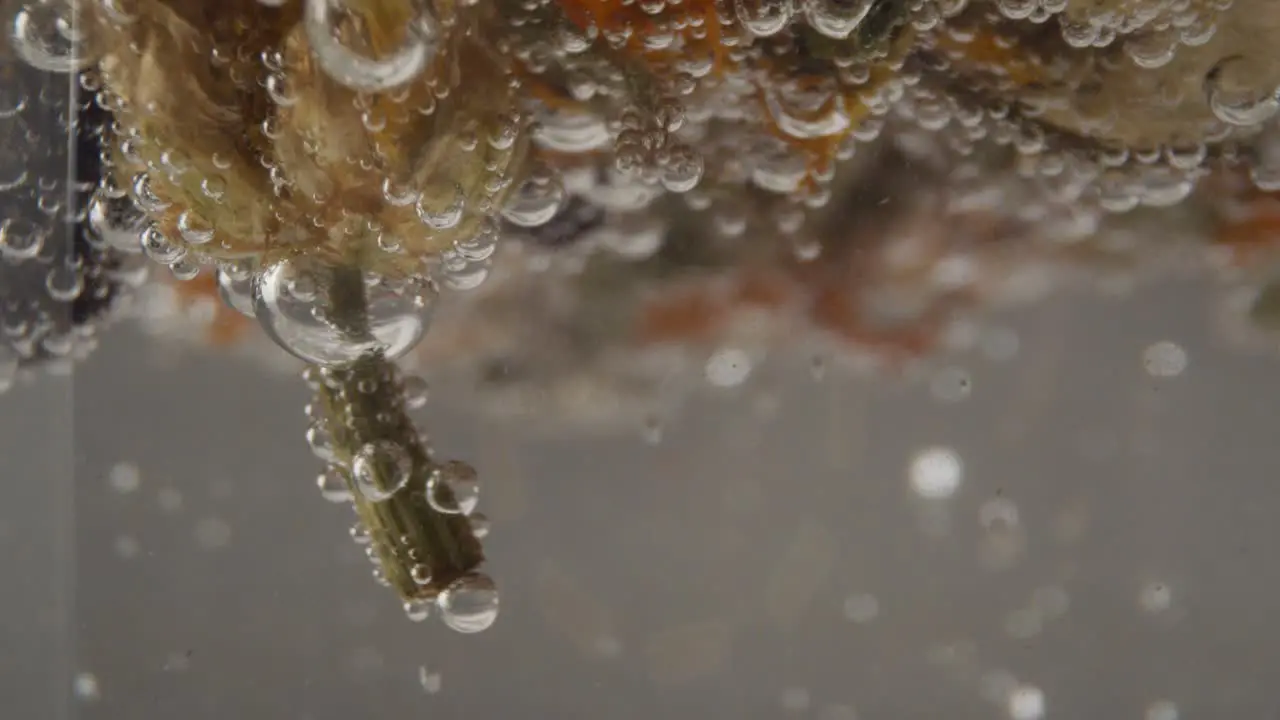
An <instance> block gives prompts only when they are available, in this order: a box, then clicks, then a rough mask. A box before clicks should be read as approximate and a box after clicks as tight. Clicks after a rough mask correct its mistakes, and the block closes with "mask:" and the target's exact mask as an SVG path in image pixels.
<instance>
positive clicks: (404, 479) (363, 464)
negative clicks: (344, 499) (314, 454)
mask: <svg viewBox="0 0 1280 720" xmlns="http://www.w3.org/2000/svg"><path fill="white" fill-rule="evenodd" d="M351 472H352V474H353V475H354V476H355V480H356V487H357V488H359V489H360V493H361V494H362V495H364V496H365V498H367V499H369V500H371V501H373V502H382V501H383V500H386V499H387V498H390V497H391V496H392V495H395V494H396V493H397V492H399V491H400V490H401V489H402V488H404V486H406V485H408V484H409V478H410V476H411V475H412V474H413V458H411V457H409V453H408V451H407V450H405V449H404V448H403V447H402V446H401V445H399V444H397V443H395V442H392V441H390V440H377V441H375V442H371V443H366V444H365V445H364V447H362V448H360V451H359V452H357V453H356V458H355V460H354V461H352V463H351Z"/></svg>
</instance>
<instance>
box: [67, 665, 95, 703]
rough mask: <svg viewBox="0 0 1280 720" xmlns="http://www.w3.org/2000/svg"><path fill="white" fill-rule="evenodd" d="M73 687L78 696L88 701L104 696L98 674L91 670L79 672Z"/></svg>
mask: <svg viewBox="0 0 1280 720" xmlns="http://www.w3.org/2000/svg"><path fill="white" fill-rule="evenodd" d="M71 687H72V690H73V691H74V692H75V695H76V697H77V698H79V699H81V700H84V701H86V702H91V701H94V700H97V699H98V698H100V697H102V688H101V687H100V686H99V685H98V676H97V675H94V674H93V673H91V672H82V673H79V674H77V675H76V678H75V680H74V681H73V682H72V686H71Z"/></svg>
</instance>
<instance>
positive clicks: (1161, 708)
mask: <svg viewBox="0 0 1280 720" xmlns="http://www.w3.org/2000/svg"><path fill="white" fill-rule="evenodd" d="M1145 720H1178V706H1177V705H1176V704H1174V702H1173V701H1172V700H1156V701H1155V702H1152V703H1151V704H1150V705H1148V706H1147V712H1146V715H1145Z"/></svg>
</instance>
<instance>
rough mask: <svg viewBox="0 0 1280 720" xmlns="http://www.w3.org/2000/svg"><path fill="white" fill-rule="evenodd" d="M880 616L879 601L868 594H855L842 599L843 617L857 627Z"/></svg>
mask: <svg viewBox="0 0 1280 720" xmlns="http://www.w3.org/2000/svg"><path fill="white" fill-rule="evenodd" d="M879 615H880V601H879V600H877V599H876V596H875V595H872V594H870V593H857V594H855V595H850V596H849V597H847V598H845V599H844V616H845V619H847V620H848V621H850V622H854V623H858V624H859V625H861V624H864V623H869V622H871V621H872V620H875V619H876V617H877V616H879Z"/></svg>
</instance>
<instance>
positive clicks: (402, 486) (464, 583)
mask: <svg viewBox="0 0 1280 720" xmlns="http://www.w3.org/2000/svg"><path fill="white" fill-rule="evenodd" d="M303 377H304V379H305V380H306V382H307V383H308V385H310V386H311V387H312V389H313V390H316V391H317V394H316V400H315V402H313V403H312V404H311V405H308V406H307V408H306V414H307V416H308V418H309V420H310V426H309V428H308V430H307V434H306V439H307V443H308V444H309V445H310V446H311V450H312V452H313V453H314V454H315V456H316V457H317V458H318V459H319V460H320V461H321V462H322V463H324V470H323V471H322V472H321V473H320V475H319V476H318V478H317V486H318V488H319V490H320V494H321V496H322V497H323V498H324V499H325V500H328V501H330V502H334V503H342V504H352V505H354V506H356V507H357V508H358V509H359V508H366V509H368V513H367V514H366V511H365V510H360V514H361V517H362V520H361V521H360V522H357V523H356V524H355V525H353V526H352V527H351V538H352V540H353V541H354V542H355V543H356V544H357V545H360V546H362V547H363V548H364V551H365V554H366V555H367V556H368V558H369V560H370V561H371V562H372V563H373V573H374V577H375V579H377V580H378V581H379V582H380V583H382V584H387V585H390V584H391V575H390V573H391V572H392V569H391V568H388V567H387V564H388V563H395V565H396V570H395V571H396V572H400V573H403V574H404V575H406V576H407V578H408V581H410V582H411V583H412V584H411V587H413V588H414V590H413V591H412V593H410V594H409V595H408V596H407V599H406V601H405V604H404V610H405V613H406V615H407V616H408V617H409V618H410V619H411V620H413V621H415V622H417V621H422V620H425V619H427V618H428V617H430V616H431V614H432V613H433V611H434V612H435V614H437V615H438V616H439V618H440V619H441V621H442V622H444V623H445V624H446V625H447V626H449V627H450V628H452V629H454V630H457V631H458V632H464V633H470V632H479V631H482V630H485V629H487V628H488V627H489V626H490V625H492V624H493V622H494V620H495V619H496V617H497V613H498V593H497V588H496V586H495V585H494V583H493V581H492V579H490V578H489V577H488V576H487V575H485V574H483V573H480V572H475V571H474V570H473V571H468V572H464V573H462V574H460V575H457V576H456V577H448V576H446V577H444V578H438V577H437V576H436V574H435V573H434V572H433V567H435V564H434V563H433V560H435V561H440V560H441V558H436V557H435V553H436V552H442V551H441V550H439V547H438V546H437V545H435V544H432V543H430V542H424V541H422V540H421V539H415V538H414V537H413V536H412V535H410V534H405V535H403V536H399V537H397V536H395V535H396V534H395V533H391V536H390V537H389V536H388V533H389V532H390V531H389V530H388V526H383V525H381V524H380V521H375V520H372V519H371V518H376V517H380V516H381V515H380V513H382V512H384V511H383V510H380V509H379V508H386V510H385V512H386V513H388V514H389V515H390V516H395V517H399V513H404V512H407V513H410V514H413V515H415V516H417V515H422V514H423V513H427V514H434V515H435V516H436V517H437V518H451V517H457V518H461V519H462V520H463V522H465V523H466V526H467V527H468V528H469V529H470V531H471V533H472V534H473V535H474V536H475V537H476V538H483V537H484V536H486V535H487V534H488V531H489V521H488V519H487V518H485V517H484V516H483V515H481V514H479V513H477V512H475V509H476V506H477V504H478V502H479V498H480V483H479V479H478V477H477V474H476V471H475V469H474V468H473V467H471V466H470V465H468V464H467V463H464V462H459V461H446V462H435V461H433V460H431V459H430V451H429V448H427V447H425V446H420V445H418V443H417V442H407V441H404V440H398V439H395V434H390V435H377V436H373V437H372V438H371V439H369V440H368V441H366V442H363V443H362V444H360V445H359V447H358V448H355V449H354V451H352V450H351V448H350V447H348V443H349V439H350V438H351V437H355V435H354V434H353V433H354V428H355V427H357V426H360V424H361V423H365V422H369V420H361V421H357V420H356V419H355V418H354V417H352V416H351V413H350V412H349V411H346V410H344V409H343V408H344V407H346V406H349V404H350V403H353V402H356V403H358V402H360V400H361V398H356V397H352V395H353V394H356V395H360V396H369V397H372V396H374V395H375V394H380V393H386V392H388V391H389V392H391V394H392V396H393V397H395V398H398V399H397V400H395V401H394V403H396V404H399V405H400V406H402V407H403V408H405V409H415V408H420V407H422V406H423V405H424V404H425V402H426V393H427V386H426V383H425V382H424V381H422V379H421V378H417V377H413V376H401V375H400V373H398V372H396V371H394V370H387V371H385V372H384V373H382V374H381V375H380V376H378V377H372V376H370V377H365V376H360V375H358V374H357V373H356V372H355V371H353V370H347V369H342V368H336V369H335V368H322V367H317V366H314V365H313V366H310V367H309V368H308V369H307V370H306V371H305V372H304V374H303ZM326 398H327V399H326ZM379 417H381V419H378V418H374V419H373V422H375V423H383V424H385V423H391V424H393V425H394V424H395V422H396V421H395V420H393V419H392V414H391V413H390V411H386V412H383V413H381V414H380V415H379ZM335 422H336V423H341V424H342V425H343V426H340V427H336V428H335V427H334V425H333V423H335ZM335 433H336V434H337V437H336V438H335ZM344 438H346V439H344ZM418 442H421V441H418ZM347 453H351V454H350V455H348V454H347ZM422 463H426V468H425V472H424V471H423V467H424V466H423V465H422ZM423 506H425V507H423ZM424 521H425V522H430V521H429V520H427V519H426V517H425V516H423V517H419V518H417V519H416V520H415V521H414V522H415V523H420V522H424ZM368 523H374V524H373V525H370V524H368ZM440 567H448V565H447V562H446V563H445V564H442V565H440ZM402 592H404V590H403V589H402Z"/></svg>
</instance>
